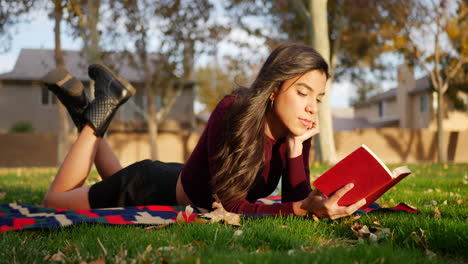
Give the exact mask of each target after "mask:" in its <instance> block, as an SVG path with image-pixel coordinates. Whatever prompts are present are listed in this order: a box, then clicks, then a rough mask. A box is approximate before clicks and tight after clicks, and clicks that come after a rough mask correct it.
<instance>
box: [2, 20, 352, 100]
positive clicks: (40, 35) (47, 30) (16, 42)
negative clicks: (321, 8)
mask: <svg viewBox="0 0 468 264" xmlns="http://www.w3.org/2000/svg"><path fill="white" fill-rule="evenodd" d="M35 17H36V18H34V19H33V20H32V21H31V22H29V23H22V24H20V25H18V26H17V27H16V29H15V34H13V39H12V45H11V49H10V50H9V51H8V52H6V53H0V61H1V62H2V63H1V64H0V73H5V72H9V71H11V70H12V69H13V67H14V64H15V62H16V59H17V57H18V55H19V52H20V50H21V49H22V48H36V49H37V48H43V49H53V48H54V32H53V29H54V23H53V21H52V20H50V19H48V18H47V17H46V16H45V15H39V16H35ZM62 28H64V27H62ZM64 31H65V30H62V32H64ZM62 48H63V49H66V50H79V49H80V48H81V42H80V41H79V40H73V39H72V38H71V37H69V36H67V34H66V33H65V32H64V33H62ZM353 93H354V88H353V87H352V85H351V84H350V83H349V82H342V83H334V84H333V88H332V94H331V104H332V106H333V107H348V106H349V100H350V97H351V96H352V95H353ZM197 107H200V106H199V105H198V104H197Z"/></svg>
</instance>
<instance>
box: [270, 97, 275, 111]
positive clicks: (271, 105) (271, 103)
mask: <svg viewBox="0 0 468 264" xmlns="http://www.w3.org/2000/svg"><path fill="white" fill-rule="evenodd" d="M274 102H275V100H273V99H271V100H270V108H271V109H273V103H274Z"/></svg>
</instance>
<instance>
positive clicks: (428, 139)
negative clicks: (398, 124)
mask: <svg viewBox="0 0 468 264" xmlns="http://www.w3.org/2000/svg"><path fill="white" fill-rule="evenodd" d="M445 137H446V142H447V149H448V158H449V160H450V161H452V162H463V163H466V162H468V147H467V146H468V130H465V131H446V133H445ZM335 144H336V148H337V154H338V157H339V158H340V159H341V158H343V157H345V156H346V155H347V154H348V153H350V152H351V151H353V150H354V149H356V148H357V147H359V146H360V145H361V144H366V145H367V146H368V147H370V148H371V149H372V150H373V151H374V152H375V153H376V154H377V155H378V156H379V157H380V158H381V159H382V160H383V161H384V162H388V163H414V162H421V161H425V162H435V161H437V132H436V131H430V130H427V129H426V130H411V129H399V128H378V129H364V130H356V131H342V132H337V133H335Z"/></svg>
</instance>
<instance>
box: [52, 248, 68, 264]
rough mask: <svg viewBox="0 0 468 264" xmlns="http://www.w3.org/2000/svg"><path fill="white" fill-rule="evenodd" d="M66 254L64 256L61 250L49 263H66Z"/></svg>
mask: <svg viewBox="0 0 468 264" xmlns="http://www.w3.org/2000/svg"><path fill="white" fill-rule="evenodd" d="M65 258H66V256H65V254H63V253H62V252H61V251H60V250H59V251H57V253H55V254H54V255H52V257H50V258H49V261H60V262H65Z"/></svg>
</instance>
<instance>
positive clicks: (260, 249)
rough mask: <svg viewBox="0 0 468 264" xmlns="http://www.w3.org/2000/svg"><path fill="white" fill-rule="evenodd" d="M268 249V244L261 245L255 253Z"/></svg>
mask: <svg viewBox="0 0 468 264" xmlns="http://www.w3.org/2000/svg"><path fill="white" fill-rule="evenodd" d="M267 251H268V247H267V246H259V247H258V248H257V250H256V251H255V253H261V252H267Z"/></svg>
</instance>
